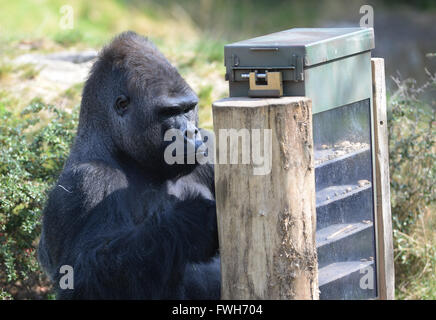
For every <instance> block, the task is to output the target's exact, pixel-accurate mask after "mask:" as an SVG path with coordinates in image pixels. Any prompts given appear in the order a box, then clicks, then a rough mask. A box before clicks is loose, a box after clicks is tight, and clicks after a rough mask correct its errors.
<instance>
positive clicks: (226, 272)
mask: <svg viewBox="0 0 436 320" xmlns="http://www.w3.org/2000/svg"><path fill="white" fill-rule="evenodd" d="M213 121H214V131H215V138H216V143H215V145H216V155H215V186H216V203H217V215H218V230H219V239H220V255H221V274H222V285H221V286H222V289H221V296H222V298H223V299H318V287H317V283H318V279H317V255H316V246H315V230H316V228H315V223H316V216H315V177H314V171H315V169H314V160H313V138H312V110H311V101H310V100H309V99H308V98H305V97H282V98H277V99H250V98H228V99H223V100H220V101H217V102H215V103H214V104H213ZM223 129H224V130H223ZM225 129H236V130H234V131H233V132H229V131H228V130H225ZM256 129H260V130H256ZM259 132H260V136H259ZM226 134H230V136H233V138H234V137H235V135H239V136H240V138H236V139H233V141H232V137H231V138H230V139H229V138H228V137H227V136H226ZM269 138H270V139H269ZM237 141H239V147H238V145H237ZM250 141H251V143H250ZM259 141H260V150H258V147H259V143H258V142H259ZM229 142H230V143H229ZM241 144H242V145H243V146H244V147H243V148H241ZM228 145H230V148H229V149H230V159H229V158H228V151H229V149H228ZM259 151H260V153H259ZM232 152H234V154H233V156H232ZM244 152H245V154H244ZM247 152H248V154H249V155H248V156H247ZM225 153H227V155H225ZM259 154H260V155H261V156H262V157H263V160H264V161H261V160H262V157H259ZM235 155H237V157H236V156H235ZM229 161H233V163H234V162H237V163H238V164H228V163H229ZM269 161H270V162H269ZM268 162H269V163H270V165H268ZM243 163H246V164H243ZM253 163H254V164H253ZM268 168H270V171H268Z"/></svg>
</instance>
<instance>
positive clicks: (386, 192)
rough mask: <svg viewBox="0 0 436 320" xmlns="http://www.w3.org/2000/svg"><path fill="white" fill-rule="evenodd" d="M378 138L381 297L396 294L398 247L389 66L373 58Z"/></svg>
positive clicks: (376, 147)
mask: <svg viewBox="0 0 436 320" xmlns="http://www.w3.org/2000/svg"><path fill="white" fill-rule="evenodd" d="M371 66H372V88H373V89H372V91H373V114H374V141H375V146H374V150H375V165H376V168H375V170H376V176H375V185H376V191H377V199H376V200H377V217H376V219H377V235H378V261H377V264H378V274H379V277H378V280H379V293H380V298H381V299H389V300H391V299H394V298H395V280H394V276H395V274H394V254H393V252H394V249H393V241H392V216H391V196H390V180H389V142H388V128H387V116H386V84H385V66H384V60H383V59H381V58H373V59H371Z"/></svg>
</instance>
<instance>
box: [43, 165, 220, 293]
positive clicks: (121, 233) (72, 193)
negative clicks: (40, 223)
mask: <svg viewBox="0 0 436 320" xmlns="http://www.w3.org/2000/svg"><path fill="white" fill-rule="evenodd" d="M123 179H124V177H123V176H122V174H121V173H120V172H119V171H117V170H115V169H112V168H109V167H107V166H104V165H101V164H98V165H95V164H88V165H81V167H80V168H79V169H77V170H74V171H72V170H70V171H67V172H64V173H63V174H62V176H61V178H60V180H59V185H58V186H57V187H55V189H54V190H53V191H52V193H51V195H50V197H49V202H48V204H47V207H46V210H45V212H44V232H43V236H42V240H41V243H40V251H41V258H42V259H41V260H45V261H41V262H42V264H43V265H45V267H46V269H47V270H48V271H51V273H52V274H51V275H52V277H53V278H54V280H55V283H56V285H57V284H58V283H59V279H60V277H61V276H62V275H61V274H59V268H60V266H61V265H64V264H66V265H71V266H72V267H73V269H74V289H73V290H59V295H58V297H59V298H88V299H89V298H100V299H101V298H106V299H112V298H124V299H128V298H132V299H141V298H148V299H149V298H158V299H159V298H181V297H185V296H189V295H190V294H188V293H187V292H186V291H187V290H188V291H191V290H193V288H195V283H197V285H198V284H199V282H198V281H200V280H201V279H202V278H204V277H208V275H207V273H208V272H207V270H205V269H204V265H201V264H199V265H201V266H202V273H201V274H200V273H199V274H197V275H195V274H192V273H189V274H187V275H186V277H187V278H186V281H187V282H186V283H184V281H185V280H184V278H183V277H184V271H185V270H186V269H187V266H189V265H191V266H195V262H200V261H202V260H205V258H206V257H212V256H213V255H214V254H215V253H216V250H217V248H218V239H217V231H216V216H215V203H214V201H211V200H207V199H202V198H196V199H191V198H188V199H186V200H184V201H178V202H176V203H175V205H174V206H168V208H167V209H166V210H164V211H163V212H158V213H156V214H153V215H151V216H149V217H148V218H147V219H146V220H144V221H143V222H142V223H140V224H135V223H134V222H133V218H132V216H131V214H130V213H131V211H132V210H135V208H133V207H132V204H131V203H132V201H131V200H132V197H135V195H132V194H129V191H131V190H129V188H128V187H127V185H126V183H125V182H126V181H124V180H123ZM123 185H124V186H125V188H120V189H115V187H114V186H123ZM48 230H49V232H47V231H48Z"/></svg>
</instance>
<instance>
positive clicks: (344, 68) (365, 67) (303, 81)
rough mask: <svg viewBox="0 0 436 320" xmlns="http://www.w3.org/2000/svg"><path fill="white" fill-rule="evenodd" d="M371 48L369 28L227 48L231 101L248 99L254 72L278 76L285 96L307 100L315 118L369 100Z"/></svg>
mask: <svg viewBox="0 0 436 320" xmlns="http://www.w3.org/2000/svg"><path fill="white" fill-rule="evenodd" d="M372 48H374V33H373V29H372V28H323V29H320V28H313V29H306V28H296V29H290V30H285V31H282V32H277V33H273V34H270V35H266V36H262V37H257V38H253V39H249V40H244V41H240V42H236V43H232V44H229V45H226V46H225V48H224V52H225V65H226V69H227V72H226V78H227V80H229V89H230V90H229V91H230V96H231V97H236V96H248V92H249V83H248V78H247V74H248V73H250V72H254V71H256V70H257V71H263V72H264V71H280V72H281V73H282V78H283V95H285V96H308V97H310V98H311V99H312V101H313V102H312V103H313V112H314V113H317V112H322V111H325V110H328V109H330V108H334V107H335V106H340V105H344V104H348V103H351V102H355V101H359V100H363V99H366V98H369V97H370V95H371V87H370V85H368V84H370V83H371V81H367V80H368V79H371V65H370V50H371V49H372Z"/></svg>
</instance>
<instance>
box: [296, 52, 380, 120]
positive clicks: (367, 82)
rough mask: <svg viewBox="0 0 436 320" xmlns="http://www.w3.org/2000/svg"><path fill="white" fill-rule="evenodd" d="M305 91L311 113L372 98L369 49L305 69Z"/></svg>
mask: <svg viewBox="0 0 436 320" xmlns="http://www.w3.org/2000/svg"><path fill="white" fill-rule="evenodd" d="M304 76H305V81H304V83H305V94H304V95H306V96H307V97H310V98H311V99H312V110H313V113H314V114H315V113H318V112H322V111H326V110H329V109H332V108H336V107H339V106H343V105H346V104H349V103H352V102H356V101H360V100H364V99H368V98H371V94H372V88H371V53H370V52H369V51H367V52H364V53H361V54H357V55H354V56H351V57H348V58H343V59H339V60H334V61H331V62H330V63H323V64H319V65H316V66H314V67H310V68H307V69H305V70H304Z"/></svg>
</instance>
